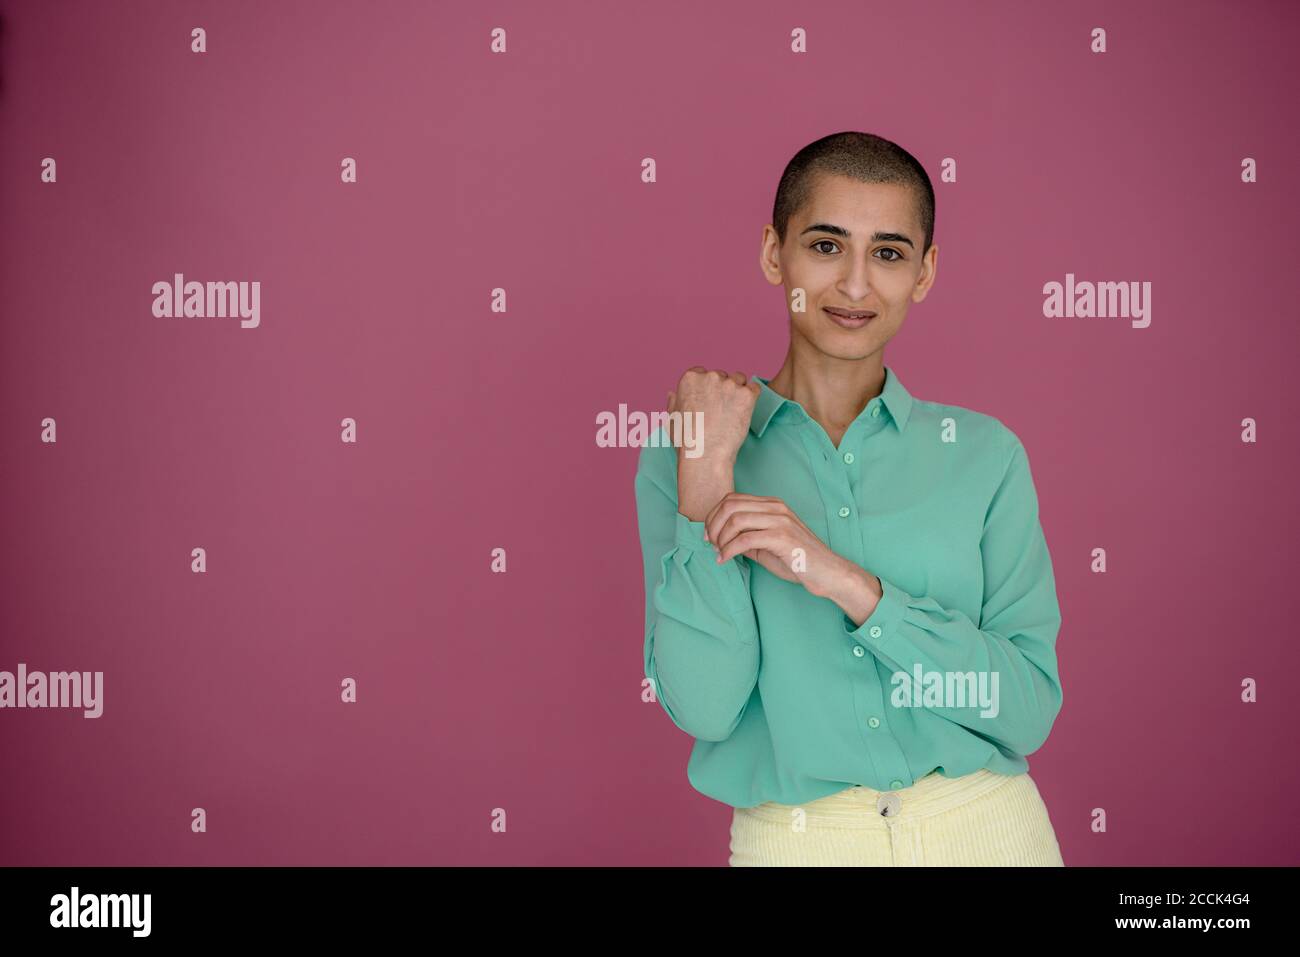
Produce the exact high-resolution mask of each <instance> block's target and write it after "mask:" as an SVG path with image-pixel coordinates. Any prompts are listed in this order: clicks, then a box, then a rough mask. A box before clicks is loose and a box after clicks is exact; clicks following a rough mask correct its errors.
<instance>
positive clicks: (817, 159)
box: [772, 131, 934, 255]
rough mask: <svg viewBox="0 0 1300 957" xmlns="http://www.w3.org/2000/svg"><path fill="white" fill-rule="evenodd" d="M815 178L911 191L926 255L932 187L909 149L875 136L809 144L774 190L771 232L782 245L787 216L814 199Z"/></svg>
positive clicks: (847, 135)
mask: <svg viewBox="0 0 1300 957" xmlns="http://www.w3.org/2000/svg"><path fill="white" fill-rule="evenodd" d="M819 173H832V174H836V175H839V176H848V177H850V178H852V179H856V180H858V181H859V182H861V183H896V184H898V185H900V186H907V187H910V188H911V189H912V192H913V194H914V195H915V196H916V198H917V207H918V208H917V218H918V219H919V220H920V221H921V228H922V229H924V230H925V248H924V249H922V250H921V255H925V253H927V252H928V251H929V249H930V244H931V243H932V242H933V241H934V187H933V186H932V185H931V183H930V177H929V175H928V174H927V173H926V172H925V167H923V166H922V165H921V164H920V163H918V162H917V160H916V157H914V156H913V155H912V154H911V153H909V152H908V151H907V150H905V149H903V148H902V147H901V146H899V145H898V144H897V143H892V142H890V141H889V140H887V139H885V138H884V137H881V136H876V135H875V134H873V133H858V132H854V131H846V132H843V133H832V134H831V135H830V136H823V137H822V138H821V139H819V140H816V141H814V142H812V143H809V144H808V145H807V146H805V147H804V148H803V149H801V150H800V151H799V152H798V153H796V154H795V155H794V158H793V159H792V160H790V162H789V163H787V164H786V167H785V172H784V173H782V174H781V182H780V184H779V185H778V186H777V188H776V203H775V205H774V206H773V209H772V227H773V228H774V229H775V230H776V235H777V239H778V240H779V241H780V242H781V244H783V245H784V243H785V233H786V229H787V228H788V227H789V224H790V217H791V216H793V215H794V214H795V213H797V212H798V211H799V210H800V209H802V208H803V207H804V206H805V205H806V204H807V203H808V201H809V199H811V197H812V189H813V181H814V179H815V178H816V176H817V174H819Z"/></svg>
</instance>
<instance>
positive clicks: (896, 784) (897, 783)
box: [889, 781, 903, 788]
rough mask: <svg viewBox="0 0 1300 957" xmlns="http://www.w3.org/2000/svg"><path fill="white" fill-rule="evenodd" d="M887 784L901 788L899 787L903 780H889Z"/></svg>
mask: <svg viewBox="0 0 1300 957" xmlns="http://www.w3.org/2000/svg"><path fill="white" fill-rule="evenodd" d="M889 786H890V787H891V788H901V787H902V786H903V782H902V781H890V782H889Z"/></svg>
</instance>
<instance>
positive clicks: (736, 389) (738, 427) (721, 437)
mask: <svg viewBox="0 0 1300 957" xmlns="http://www.w3.org/2000/svg"><path fill="white" fill-rule="evenodd" d="M759 391H760V390H759V387H758V383H757V382H751V381H750V380H749V377H748V376H746V375H745V374H744V373H743V372H730V373H728V372H723V371H721V370H720V369H712V370H710V369H705V368H704V367H703V366H694V367H693V368H690V369H687V370H686V371H685V372H684V373H682V377H681V379H680V380H679V381H678V383H677V388H676V389H674V390H673V391H672V392H670V393H668V411H669V412H670V413H672V412H681V413H682V414H683V418H684V417H686V416H690V418H691V421H692V424H693V425H694V427H695V443H696V448H697V450H698V451H697V452H696V455H695V456H693V457H698V456H703V458H704V459H706V460H708V461H710V462H714V463H726V464H728V465H730V464H733V463H734V462H735V461H736V454H737V453H738V452H739V451H740V447H741V445H743V444H744V442H745V435H746V433H747V432H748V431H749V420H750V419H751V418H752V417H753V414H754V403H755V401H757V399H758V394H759ZM673 439H674V444H675V445H677V446H678V447H679V448H681V446H682V443H681V442H680V441H678V436H674V437H673Z"/></svg>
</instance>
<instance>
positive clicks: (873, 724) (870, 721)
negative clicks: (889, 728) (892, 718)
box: [867, 718, 880, 728]
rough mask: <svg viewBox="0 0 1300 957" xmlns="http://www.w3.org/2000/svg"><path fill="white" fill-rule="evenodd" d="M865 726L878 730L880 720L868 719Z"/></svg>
mask: <svg viewBox="0 0 1300 957" xmlns="http://www.w3.org/2000/svg"><path fill="white" fill-rule="evenodd" d="M867 724H869V725H870V726H871V727H873V728H878V727H880V719H879V718H868V719H867Z"/></svg>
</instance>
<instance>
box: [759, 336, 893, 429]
mask: <svg viewBox="0 0 1300 957" xmlns="http://www.w3.org/2000/svg"><path fill="white" fill-rule="evenodd" d="M884 386H885V364H884V353H883V351H881V352H877V353H875V354H874V355H871V356H868V357H867V358H865V359H836V358H833V357H831V356H828V355H826V354H824V353H816V354H814V355H808V354H806V353H804V351H803V350H797V349H796V348H795V346H794V344H793V343H792V344H791V347H790V351H789V352H788V353H786V357H785V362H784V364H782V366H781V370H780V371H779V372H778V373H777V374H776V375H774V376H772V380H771V381H770V382H769V383H768V387H769V388H770V389H771V390H772V391H773V392H775V393H776V394H777V395H780V396H784V397H785V398H787V399H792V400H794V401H795V402H798V403H799V404H800V405H801V406H803V408H804V411H805V412H807V413H808V414H809V415H810V416H812V418H813V420H814V421H815V422H817V424H818V425H820V426H821V427H822V429H823V430H825V432H826V434H827V436H829V437H830V440H831V442H832V443H833V444H834V445H835V446H836V447H838V446H839V444H840V439H842V438H843V437H844V433H845V432H846V431H847V430H848V427H849V426H850V425H851V424H852V423H853V420H854V419H856V418H857V417H858V415H859V414H861V412H862V410H863V409H865V408H866V406H867V403H868V402H870V401H871V400H872V399H874V398H875V397H876V396H878V395H880V393H881V391H882V390H883V389H884Z"/></svg>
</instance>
